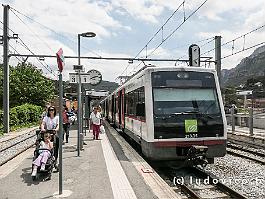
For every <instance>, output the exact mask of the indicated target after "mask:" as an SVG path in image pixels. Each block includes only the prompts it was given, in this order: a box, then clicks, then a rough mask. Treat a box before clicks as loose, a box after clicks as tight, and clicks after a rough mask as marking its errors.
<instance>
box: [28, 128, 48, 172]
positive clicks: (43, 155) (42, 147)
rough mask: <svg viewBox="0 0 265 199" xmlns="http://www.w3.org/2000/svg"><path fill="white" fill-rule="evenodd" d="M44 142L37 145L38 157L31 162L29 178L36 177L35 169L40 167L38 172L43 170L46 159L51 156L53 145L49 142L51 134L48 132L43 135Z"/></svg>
mask: <svg viewBox="0 0 265 199" xmlns="http://www.w3.org/2000/svg"><path fill="white" fill-rule="evenodd" d="M43 138H44V141H41V142H40V144H39V149H38V152H39V155H38V157H37V158H36V159H35V160H34V161H33V163H32V164H33V170H32V174H31V176H36V174H37V169H38V167H39V166H40V170H41V171H44V170H45V165H46V162H47V160H48V158H50V157H51V155H52V149H53V143H52V142H51V134H50V133H48V132H45V133H44V134H43Z"/></svg>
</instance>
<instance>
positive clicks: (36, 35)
mask: <svg viewBox="0 0 265 199" xmlns="http://www.w3.org/2000/svg"><path fill="white" fill-rule="evenodd" d="M11 12H12V13H13V14H14V15H15V16H16V17H17V18H18V19H19V20H20V21H21V22H22V23H23V24H24V25H25V26H26V27H27V28H28V29H29V30H30V31H31V32H32V33H33V35H34V36H35V37H37V38H38V39H39V40H41V41H42V42H43V43H44V44H45V45H46V46H47V47H48V48H49V49H50V50H51V51H52V52H53V50H52V48H51V47H50V46H49V44H48V43H47V42H46V41H44V40H43V39H42V38H41V37H40V36H39V35H38V34H36V33H35V32H34V31H33V30H32V29H31V28H30V27H29V26H28V25H27V24H26V23H25V22H24V21H23V20H22V19H21V18H20V17H19V16H18V15H17V14H16V13H15V12H14V11H13V10H12V9H11Z"/></svg>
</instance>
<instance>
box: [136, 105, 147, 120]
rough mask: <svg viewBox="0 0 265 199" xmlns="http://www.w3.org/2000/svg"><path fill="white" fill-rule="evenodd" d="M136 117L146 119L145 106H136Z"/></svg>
mask: <svg viewBox="0 0 265 199" xmlns="http://www.w3.org/2000/svg"><path fill="white" fill-rule="evenodd" d="M136 116H140V117H145V104H144V103H141V104H137V105H136Z"/></svg>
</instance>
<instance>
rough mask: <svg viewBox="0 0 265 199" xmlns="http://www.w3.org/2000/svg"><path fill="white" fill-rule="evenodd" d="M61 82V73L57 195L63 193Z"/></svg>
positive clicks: (60, 77) (60, 85) (60, 79)
mask: <svg viewBox="0 0 265 199" xmlns="http://www.w3.org/2000/svg"><path fill="white" fill-rule="evenodd" d="M62 142H63V80H62V73H61V72H60V74H59V194H60V195H61V194H62V192H63V174H62V173H63V157H62V155H63V149H62Z"/></svg>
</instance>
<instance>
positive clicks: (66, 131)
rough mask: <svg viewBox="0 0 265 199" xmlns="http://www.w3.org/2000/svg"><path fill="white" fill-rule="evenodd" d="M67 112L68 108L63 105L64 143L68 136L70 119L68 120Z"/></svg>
mask: <svg viewBox="0 0 265 199" xmlns="http://www.w3.org/2000/svg"><path fill="white" fill-rule="evenodd" d="M69 117H70V116H69V112H68V108H67V107H66V106H64V111H63V130H64V134H65V137H66V143H68V138H69V129H70V120H69ZM64 134H63V140H64Z"/></svg>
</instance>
